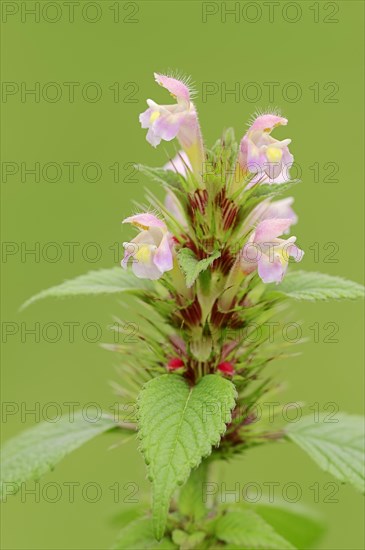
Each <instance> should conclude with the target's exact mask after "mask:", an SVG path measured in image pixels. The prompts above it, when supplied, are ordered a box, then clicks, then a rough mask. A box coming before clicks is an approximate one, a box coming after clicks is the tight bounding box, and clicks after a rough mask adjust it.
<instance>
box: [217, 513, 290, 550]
mask: <svg viewBox="0 0 365 550" xmlns="http://www.w3.org/2000/svg"><path fill="white" fill-rule="evenodd" d="M215 535H216V537H217V538H218V539H220V540H221V541H223V542H226V543H228V544H229V545H231V544H233V545H235V546H236V547H237V548H241V549H245V548H247V549H250V550H251V549H252V550H254V549H263V550H290V549H294V546H293V545H292V544H290V542H288V541H287V540H285V539H284V538H283V537H282V536H281V535H279V533H277V532H276V531H275V530H274V529H273V527H272V526H271V525H270V524H269V523H266V521H265V520H264V519H263V518H262V517H261V516H259V515H258V514H256V513H255V512H253V511H252V510H242V509H241V510H229V511H228V512H227V513H226V514H225V515H224V516H222V517H221V518H219V519H218V521H217V524H216V528H215Z"/></svg>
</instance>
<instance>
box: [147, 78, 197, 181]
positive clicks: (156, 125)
mask: <svg viewBox="0 0 365 550" xmlns="http://www.w3.org/2000/svg"><path fill="white" fill-rule="evenodd" d="M155 80H156V82H158V84H160V85H161V86H163V87H164V88H166V89H167V90H168V91H169V92H170V93H171V94H172V96H173V97H174V98H175V99H176V101H177V103H175V104H173V105H158V104H157V103H155V102H154V101H152V99H148V100H147V105H148V109H147V110H146V111H144V113H142V114H141V115H140V116H139V121H140V123H141V125H142V128H148V132H147V136H146V139H147V141H148V142H149V143H150V144H151V145H153V147H156V146H157V145H159V143H160V142H161V140H162V139H163V140H165V141H171V140H172V139H174V138H177V139H178V140H179V142H180V145H181V147H182V148H183V149H184V151H185V152H186V154H187V155H188V157H189V160H190V163H191V166H192V168H193V171H194V172H195V173H196V174H201V173H202V171H203V162H204V148H203V141H202V136H201V132H200V126H199V121H198V115H197V112H196V109H195V106H194V104H193V102H192V101H191V99H190V90H189V87H188V86H187V85H186V84H185V83H184V82H183V81H181V80H178V79H176V78H172V77H170V76H165V75H162V74H158V73H155Z"/></svg>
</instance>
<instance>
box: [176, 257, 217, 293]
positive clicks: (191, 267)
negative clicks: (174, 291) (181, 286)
mask: <svg viewBox="0 0 365 550" xmlns="http://www.w3.org/2000/svg"><path fill="white" fill-rule="evenodd" d="M220 255H221V253H220V252H219V250H217V251H216V252H213V254H212V255H211V256H209V257H208V258H204V259H203V260H197V258H196V256H195V254H194V252H193V251H192V250H190V248H182V249H181V250H180V251H179V252H178V255H177V259H178V262H179V265H180V267H181V269H182V270H183V272H184V273H185V277H186V286H187V287H188V288H190V287H191V286H193V284H194V282H195V280H196V279H197V277H198V276H199V274H200V273H201V272H202V271H205V270H206V269H208V267H209V266H210V265H212V263H213V262H214V260H216V259H217V258H219V256H220Z"/></svg>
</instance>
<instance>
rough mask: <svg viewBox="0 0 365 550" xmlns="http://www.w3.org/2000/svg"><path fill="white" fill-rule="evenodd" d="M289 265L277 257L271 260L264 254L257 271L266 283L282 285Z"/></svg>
mask: <svg viewBox="0 0 365 550" xmlns="http://www.w3.org/2000/svg"><path fill="white" fill-rule="evenodd" d="M287 265H288V264H287V263H285V262H284V263H282V262H281V261H280V258H279V257H277V256H274V258H273V259H271V258H269V256H268V255H267V254H262V255H261V257H260V259H259V261H258V266H257V271H258V274H259V277H260V279H261V280H262V281H263V282H264V283H280V281H281V280H282V279H283V277H284V274H285V271H286V268H287Z"/></svg>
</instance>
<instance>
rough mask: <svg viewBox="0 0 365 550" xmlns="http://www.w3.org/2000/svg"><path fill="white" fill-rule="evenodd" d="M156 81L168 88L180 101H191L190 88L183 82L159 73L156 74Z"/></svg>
mask: <svg viewBox="0 0 365 550" xmlns="http://www.w3.org/2000/svg"><path fill="white" fill-rule="evenodd" d="M154 77H155V80H156V82H157V83H158V84H160V85H161V86H163V87H164V88H166V90H168V91H169V92H170V93H171V94H173V95H174V96H176V97H177V98H178V99H184V100H185V101H190V91H189V88H188V87H187V86H186V84H184V83H183V82H182V81H181V80H178V79H177V78H172V77H171V76H166V75H163V74H159V73H154Z"/></svg>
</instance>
